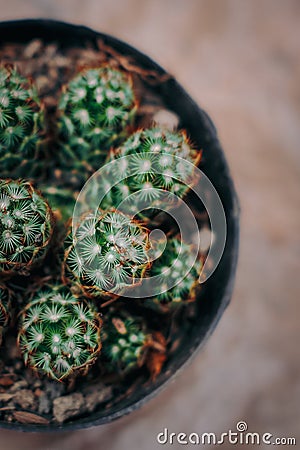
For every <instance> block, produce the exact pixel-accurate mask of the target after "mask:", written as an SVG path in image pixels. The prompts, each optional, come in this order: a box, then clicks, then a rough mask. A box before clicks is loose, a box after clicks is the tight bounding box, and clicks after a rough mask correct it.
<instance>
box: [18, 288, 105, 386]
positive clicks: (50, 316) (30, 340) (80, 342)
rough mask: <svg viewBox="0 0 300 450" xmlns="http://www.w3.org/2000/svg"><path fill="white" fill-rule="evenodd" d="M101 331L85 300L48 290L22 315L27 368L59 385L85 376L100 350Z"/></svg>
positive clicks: (20, 339) (21, 344) (66, 291)
mask: <svg viewBox="0 0 300 450" xmlns="http://www.w3.org/2000/svg"><path fill="white" fill-rule="evenodd" d="M100 327H101V322H100V319H99V316H98V314H97V312H96V311H95V309H94V308H93V306H92V305H90V304H89V303H88V302H86V300H85V299H84V298H76V297H74V296H73V295H72V293H71V292H70V290H69V289H67V288H66V287H65V286H60V285H56V286H49V287H45V288H44V289H43V290H42V291H40V292H38V293H36V294H34V295H33V297H32V299H31V301H30V302H29V303H28V304H27V305H26V306H25V308H24V309H23V311H21V313H20V329H19V334H18V343H19V347H20V350H21V352H22V355H23V358H24V361H25V364H26V365H28V366H29V367H30V368H31V369H33V370H36V371H37V372H39V373H40V374H42V375H47V376H48V377H50V378H52V379H54V380H57V381H61V380H63V379H65V378H67V377H70V376H71V375H74V376H75V375H78V374H80V373H86V372H87V370H88V369H89V366H90V365H91V364H92V363H93V362H94V361H95V359H96V357H97V356H98V354H99V352H100V349H101V340H100Z"/></svg>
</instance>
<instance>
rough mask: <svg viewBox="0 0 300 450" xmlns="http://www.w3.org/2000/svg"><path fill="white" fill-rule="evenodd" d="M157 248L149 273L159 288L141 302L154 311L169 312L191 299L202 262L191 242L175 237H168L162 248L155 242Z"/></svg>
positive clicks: (193, 295) (193, 296)
mask: <svg viewBox="0 0 300 450" xmlns="http://www.w3.org/2000/svg"><path fill="white" fill-rule="evenodd" d="M157 250H158V254H160V253H161V254H160V256H159V257H158V258H157V259H155V260H154V261H153V264H152V267H151V269H150V272H149V276H150V277H151V276H155V277H157V280H156V281H155V283H156V284H157V285H158V286H160V288H161V291H162V292H161V293H160V294H158V295H157V296H155V297H153V298H149V299H146V300H142V302H143V305H144V306H146V307H149V308H152V309H154V310H156V311H158V312H170V311H172V310H173V309H174V308H177V307H178V306H181V305H184V304H186V303H187V302H188V301H193V300H194V299H195V290H196V287H197V286H198V278H199V273H200V269H201V267H202V263H201V260H200V259H199V258H197V259H196V261H195V254H194V252H193V248H192V245H188V244H186V243H184V242H182V241H180V240H179V239H177V238H171V239H169V240H168V241H167V244H166V247H165V249H164V251H162V252H160V249H159V246H158V249H157ZM171 286H173V287H171Z"/></svg>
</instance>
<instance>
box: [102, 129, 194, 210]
mask: <svg viewBox="0 0 300 450" xmlns="http://www.w3.org/2000/svg"><path fill="white" fill-rule="evenodd" d="M124 156H127V157H130V158H127V159H123V160H122V161H121V164H114V165H113V166H112V169H111V171H112V175H113V176H112V177H111V178H112V180H115V179H116V180H122V179H123V181H120V182H119V183H118V184H116V185H115V186H114V187H113V188H112V189H111V191H110V193H109V194H108V195H107V196H106V198H105V199H104V203H105V206H106V207H107V206H108V205H109V204H113V205H115V207H116V208H117V207H118V205H119V204H120V203H121V202H122V201H126V199H127V198H128V196H129V195H130V194H134V193H137V192H139V191H141V192H140V194H139V197H138V198H139V199H141V200H142V201H144V202H145V204H146V206H147V208H150V207H152V208H160V207H162V208H163V209H166V208H168V204H167V205H162V204H161V199H160V193H159V191H158V189H160V190H162V191H163V192H165V193H171V194H174V195H173V196H171V195H169V196H168V202H170V204H172V203H173V204H174V201H176V197H179V198H182V197H184V195H185V194H186V193H187V192H188V190H189V188H190V187H191V186H192V185H193V183H194V182H195V176H194V175H195V174H194V168H195V165H196V164H198V162H199V161H200V158H201V152H199V151H197V150H195V149H193V148H192V146H191V144H190V143H189V140H188V138H187V136H186V134H185V132H171V131H166V130H162V129H159V128H152V129H144V130H139V131H137V132H135V133H134V134H132V135H131V136H130V137H129V138H128V139H127V140H126V141H125V143H124V144H122V146H121V147H119V148H118V149H117V150H112V151H111V153H110V160H111V161H112V162H114V161H115V160H116V159H118V158H120V157H124ZM179 158H180V159H179ZM185 161H188V162H189V163H191V164H186V163H185ZM114 166H115V167H116V169H115V170H114ZM128 173H129V174H130V173H131V174H132V175H129V176H128V175H127V174H128ZM175 196H176V197H175ZM135 198H137V197H135ZM131 207H132V208H133V209H132V211H134V209H135V200H134V202H132V205H131ZM131 207H130V205H129V209H128V211H129V212H131Z"/></svg>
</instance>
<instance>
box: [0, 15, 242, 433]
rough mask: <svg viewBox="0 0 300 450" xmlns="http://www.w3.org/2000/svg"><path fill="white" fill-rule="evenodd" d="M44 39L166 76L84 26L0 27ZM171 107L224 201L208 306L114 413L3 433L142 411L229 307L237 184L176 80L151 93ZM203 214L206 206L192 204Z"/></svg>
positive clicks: (19, 37)
mask: <svg viewBox="0 0 300 450" xmlns="http://www.w3.org/2000/svg"><path fill="white" fill-rule="evenodd" d="M35 38H41V39H42V40H43V41H44V42H45V43H51V42H57V43H59V45H60V46H61V47H71V46H74V45H75V46H77V47H80V46H81V44H82V43H84V42H87V41H88V42H90V43H91V44H95V45H96V40H97V39H99V38H100V39H102V40H103V42H104V43H105V44H106V45H108V46H110V47H111V48H113V49H115V50H116V51H117V52H119V53H121V54H123V55H126V56H130V57H131V58H132V59H133V60H134V61H135V64H136V65H138V66H140V67H141V68H143V69H146V70H154V71H156V72H157V73H158V74H159V75H164V74H166V72H165V71H164V69H162V68H161V67H160V66H158V65H157V64H156V63H155V62H153V61H152V60H151V59H150V58H148V57H147V56H145V55H144V54H142V53H140V52H139V51H137V50H135V49H134V48H132V47H130V46H129V45H127V44H125V43H123V42H121V41H119V40H117V39H115V38H113V37H111V36H107V35H104V34H101V33H97V32H95V31H93V30H91V29H89V28H86V27H83V26H76V25H71V24H67V23H63V22H58V21H53V20H39V19H38V20H20V21H9V22H2V23H0V45H1V44H3V43H7V42H19V43H26V42H29V41H30V40H32V39H35ZM153 89H155V90H156V93H158V94H159V95H160V96H161V97H162V98H163V101H164V103H165V104H166V105H167V107H168V108H169V109H170V110H172V111H174V112H175V113H176V114H177V115H178V116H179V117H180V127H182V128H186V129H187V130H188V132H189V134H190V136H191V137H192V140H193V142H194V143H195V144H196V145H197V147H198V148H202V149H203V151H204V154H205V163H204V164H203V166H202V167H201V169H202V170H203V172H204V173H205V174H206V175H207V176H208V178H209V179H210V180H211V182H212V183H213V185H214V187H215V189H216V190H217V192H218V195H219V197H220V199H221V201H222V204H223V207H224V211H225V216H226V222H227V239H226V244H225V249H224V253H223V255H222V258H221V261H220V263H219V265H218V267H217V269H216V270H215V272H214V273H213V275H212V276H211V277H210V278H209V279H208V280H207V281H206V283H205V285H204V288H205V301H198V302H196V316H195V317H193V318H192V319H190V320H189V325H188V327H189V329H188V332H187V333H185V336H184V337H183V339H182V342H181V345H180V346H179V348H177V350H176V352H174V353H173V354H172V355H171V356H170V357H169V358H168V360H167V362H166V363H165V365H164V366H163V370H162V372H161V373H160V375H159V376H158V378H157V379H156V381H155V382H153V383H152V384H146V385H143V386H140V387H139V388H138V389H136V390H135V392H134V393H133V394H132V396H130V397H127V398H124V399H123V400H121V401H120V402H118V404H116V405H115V406H113V407H112V408H111V409H110V410H102V411H96V412H94V413H91V414H90V415H89V416H88V417H85V418H79V419H74V420H72V421H71V422H68V423H66V424H63V425H57V424H51V425H47V426H45V425H30V424H28V425H23V424H18V423H6V422H0V427H2V428H7V429H11V430H19V431H44V432H49V431H51V430H52V431H58V430H77V429H80V428H87V427H91V426H95V425H100V424H105V423H109V422H111V421H112V420H115V419H117V418H119V417H122V416H124V415H126V414H128V413H130V412H132V411H134V410H136V409H138V408H140V407H141V406H142V405H144V404H145V403H146V402H147V401H148V400H150V399H151V398H153V397H154V396H155V395H157V394H158V393H159V392H160V391H161V390H162V389H163V388H164V387H165V386H166V385H167V383H168V382H170V381H171V379H173V378H174V376H175V375H176V373H178V372H179V370H182V369H183V367H184V366H185V365H186V364H187V363H188V362H189V361H190V360H191V359H192V357H193V356H194V355H195V354H196V353H197V351H198V350H199V349H200V348H201V347H202V346H203V344H204V343H205V342H206V340H207V339H208V337H209V336H210V335H211V333H212V332H213V330H214V328H215V327H216V325H217V323H218V321H219V319H220V318H221V316H222V314H223V312H224V310H225V308H226V307H227V305H228V304H229V301H230V298H231V295H232V290H233V283H234V277H235V271H236V265H237V256H238V243H239V205H238V200H237V196H236V193H235V189H234V185H233V181H232V179H231V177H230V173H229V169H228V166H227V163H226V160H225V157H224V154H223V151H222V148H221V145H220V143H219V140H218V137H217V132H216V129H215V127H214V125H213V123H212V121H211V119H210V118H209V117H208V115H207V114H206V113H205V112H204V111H203V110H202V109H200V108H199V107H198V106H197V105H196V104H195V102H194V101H193V100H192V99H191V98H190V97H189V95H188V94H187V93H186V92H185V90H184V89H183V88H182V87H181V86H180V85H179V84H178V83H177V82H176V80H175V79H174V78H172V77H169V78H167V79H166V81H165V82H163V83H161V84H159V85H157V86H155V87H153ZM193 207H194V209H195V210H196V211H197V209H199V211H201V209H202V206H201V205H199V204H198V203H197V201H195V202H194V204H193Z"/></svg>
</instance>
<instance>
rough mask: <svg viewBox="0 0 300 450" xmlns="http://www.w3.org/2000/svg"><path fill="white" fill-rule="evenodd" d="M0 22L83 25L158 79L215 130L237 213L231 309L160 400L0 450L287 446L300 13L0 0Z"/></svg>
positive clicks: (291, 5) (126, 1) (192, 2)
mask: <svg viewBox="0 0 300 450" xmlns="http://www.w3.org/2000/svg"><path fill="white" fill-rule="evenodd" d="M0 10H1V20H6V19H15V18H25V17H46V18H56V19H60V20H65V21H68V22H73V23H78V24H84V25H87V26H90V27H92V28H94V29H96V30H98V31H102V32H106V33H109V34H112V35H114V36H116V37H118V38H120V39H122V40H125V41H127V42H128V43H130V44H131V45H133V46H135V47H137V48H138V49H139V50H141V51H143V52H145V53H147V54H148V55H149V56H150V57H152V58H153V59H154V60H156V61H157V62H158V63H159V64H161V65H162V66H163V67H164V68H165V69H167V70H168V71H169V72H171V73H172V74H173V75H174V76H175V77H176V78H177V79H178V81H179V82H180V83H181V84H182V85H183V86H184V87H185V88H186V90H187V91H188V92H189V93H190V95H191V96H192V97H193V98H194V99H195V100H196V102H198V104H199V105H200V106H201V107H203V108H204V109H205V110H206V111H207V112H208V113H209V114H210V116H211V117H212V119H213V121H214V122H215V124H216V126H217V129H218V131H219V136H220V140H221V142H222V144H223V147H224V150H225V153H226V157H227V160H228V162H229V165H230V168H231V172H232V175H233V178H234V180H235V183H236V188H237V192H238V194H239V197H240V203H241V208H242V216H241V248H240V259H239V266H238V272H237V279H236V285H235V291H234V295H233V299H232V303H231V305H230V307H229V308H228V309H227V311H226V313H225V314H224V316H223V317H222V319H221V322H220V324H219V325H218V327H217V329H216V331H215V333H214V334H213V336H212V337H211V338H210V340H209V341H208V343H207V345H206V346H205V348H204V350H203V351H202V352H201V353H200V354H198V356H197V357H196V358H195V359H194V361H193V363H192V364H191V365H190V366H189V367H188V368H187V369H186V370H185V371H184V372H183V373H182V374H181V375H180V376H178V378H177V380H176V381H175V382H174V383H173V384H172V385H171V386H169V387H168V389H166V390H165V391H164V393H162V394H161V395H160V396H159V397H157V398H156V399H154V400H152V401H151V402H150V403H149V404H148V405H146V406H145V407H144V408H143V409H142V410H140V411H137V412H135V413H133V414H132V415H130V416H128V417H126V418H124V419H121V420H119V421H117V422H115V423H113V424H111V425H107V426H102V427H99V428H93V429H91V430H85V431H80V432H76V433H67V434H60V435H39V434H35V435H22V434H18V433H12V432H8V431H0V449H1V450H19V449H22V450H29V449H30V450H36V449H39V450H68V449H74V450H83V449H85V448H88V449H89V450H96V449H97V450H100V449H105V450H117V449H122V450H129V449H133V450H138V449H141V450H148V449H149V450H150V449H151V450H152V449H156V448H161V446H159V445H158V444H157V443H156V436H157V434H158V433H159V432H160V431H162V430H163V428H165V427H167V428H168V429H169V431H170V432H177V433H179V432H185V433H191V432H197V433H202V432H215V433H222V432H226V431H228V429H230V428H231V429H235V426H236V423H237V422H238V421H240V420H244V421H246V422H247V423H248V427H249V431H252V432H255V431H256V432H260V433H267V432H269V433H272V434H273V435H274V436H278V437H282V436H286V437H287V436H292V437H296V438H298V446H300V434H299V433H300V427H299V424H300V362H299V356H300V355H299V344H300V342H299V338H300V326H299V313H300V303H299V293H300V290H299V278H300V277H299V269H300V265H299V253H300V252H299V250H300V246H299V225H300V212H299V180H300V177H299V172H300V152H299V144H300V126H299V125H300V122H299V119H300V58H299V55H300V26H299V23H300V2H299V1H298V0H285V1H282V0H252V1H247V0H203V1H202V0H164V1H162V0H122V1H117V0H85V1H82V0H63V1H59V0H26V2H25V1H24V0H9V1H4V0H1V1H0ZM297 200H298V202H297ZM193 447H195V446H193ZM164 448H168V445H165V446H164ZM170 448H172V449H174V450H175V449H177V448H178V449H179V448H182V446H180V445H179V444H173V445H172V446H170ZM222 448H223V449H230V448H231V447H230V446H228V445H227V444H223V445H222ZM232 448H237V446H232ZM252 448H254V447H252ZM260 448H264V446H261V447H260ZM266 448H269V447H268V446H266ZM298 448H300V447H298Z"/></svg>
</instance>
